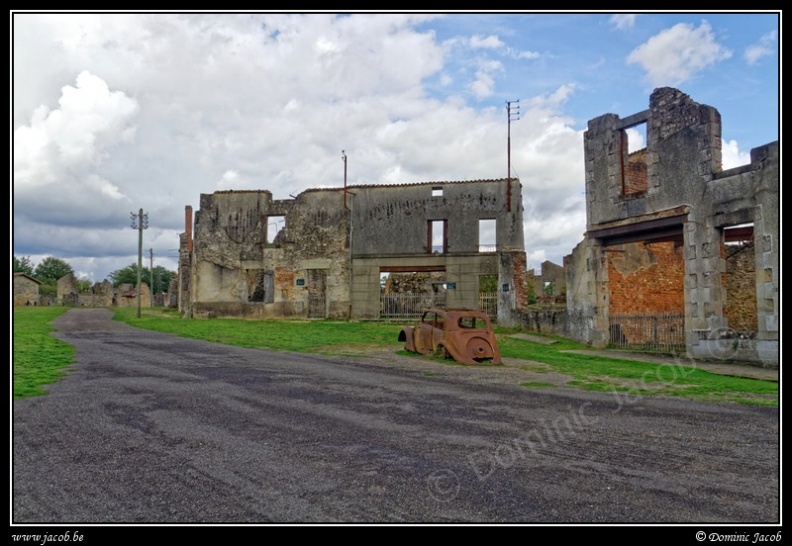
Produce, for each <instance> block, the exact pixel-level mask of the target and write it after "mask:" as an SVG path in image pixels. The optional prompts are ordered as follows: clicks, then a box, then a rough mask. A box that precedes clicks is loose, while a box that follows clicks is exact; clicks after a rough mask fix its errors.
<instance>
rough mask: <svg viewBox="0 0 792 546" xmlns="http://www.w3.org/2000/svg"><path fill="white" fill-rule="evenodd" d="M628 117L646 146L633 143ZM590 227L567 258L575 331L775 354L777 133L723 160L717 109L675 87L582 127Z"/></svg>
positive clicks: (697, 349) (653, 343)
mask: <svg viewBox="0 0 792 546" xmlns="http://www.w3.org/2000/svg"><path fill="white" fill-rule="evenodd" d="M630 128H643V129H645V131H646V148H645V149H643V150H640V151H636V152H634V153H628V134H627V130H628V129H630ZM584 145H585V165H586V215H587V224H586V233H585V238H584V239H583V241H582V242H581V243H580V244H578V245H577V247H576V248H575V249H574V251H573V253H572V254H571V255H570V256H567V258H566V259H565V265H566V275H567V309H568V317H567V328H568V334H569V335H570V336H571V337H573V338H575V339H578V340H580V341H582V342H587V343H590V344H592V345H595V346H600V347H601V346H605V345H608V344H611V345H617V346H627V347H639V348H640V347H645V348H657V347H660V348H664V349H673V350H675V351H679V352H680V353H683V354H685V353H686V354H687V355H689V356H691V357H694V358H716V359H729V358H734V359H740V360H753V361H756V362H761V363H763V364H766V365H778V362H779V333H780V332H779V314H780V301H779V297H778V296H779V287H780V282H781V279H780V271H779V249H780V229H779V206H780V194H779V186H780V184H779V183H780V170H779V168H780V167H779V143H778V141H775V142H771V143H769V144H766V145H764V146H760V147H758V148H754V149H752V150H751V162H750V163H749V164H748V165H744V166H741V167H737V168H733V169H729V170H723V169H722V166H721V117H720V114H719V113H718V111H717V110H716V109H715V108H712V107H710V106H706V105H702V104H698V103H696V102H694V101H693V100H691V99H690V97H688V96H687V95H685V94H684V93H682V92H680V91H679V90H676V89H672V88H659V89H656V90H655V91H654V92H653V93H652V94H651V96H650V99H649V109H648V110H645V111H643V112H639V113H637V114H634V115H631V116H629V117H627V118H624V119H622V118H620V117H619V116H617V115H615V114H605V115H603V116H600V117H598V118H595V119H592V120H590V121H589V122H588V130H587V131H586V133H585V139H584Z"/></svg>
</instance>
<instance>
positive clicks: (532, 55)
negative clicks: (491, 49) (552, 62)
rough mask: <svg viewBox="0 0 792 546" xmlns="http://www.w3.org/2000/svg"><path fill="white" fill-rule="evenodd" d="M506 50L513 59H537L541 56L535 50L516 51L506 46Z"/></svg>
mask: <svg viewBox="0 0 792 546" xmlns="http://www.w3.org/2000/svg"><path fill="white" fill-rule="evenodd" d="M508 52H509V55H511V56H512V57H514V58H515V59H538V58H539V57H540V56H541V55H539V53H537V52H536V51H517V50H515V49H512V48H508Z"/></svg>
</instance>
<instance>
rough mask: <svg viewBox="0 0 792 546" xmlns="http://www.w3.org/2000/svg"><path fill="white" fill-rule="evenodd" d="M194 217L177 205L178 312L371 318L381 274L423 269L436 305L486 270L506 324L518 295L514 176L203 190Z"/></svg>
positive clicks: (473, 289) (520, 261) (459, 300)
mask: <svg viewBox="0 0 792 546" xmlns="http://www.w3.org/2000/svg"><path fill="white" fill-rule="evenodd" d="M194 228H195V230H194V234H193V231H192V229H193V218H192V211H191V209H190V207H187V208H186V210H185V232H184V233H183V234H182V235H181V237H180V260H179V279H178V287H179V298H178V301H179V309H180V310H181V311H182V313H184V314H185V315H188V316H194V317H212V316H234V317H254V318H265V317H303V318H326V317H327V318H336V319H379V318H381V316H382V314H383V299H382V298H383V297H385V290H384V287H383V281H382V279H383V276H385V275H388V274H391V273H394V274H395V273H431V274H432V279H433V281H432V283H428V284H427V283H424V286H430V287H431V286H435V287H436V286H439V285H442V289H443V291H444V304H445V305H446V306H448V307H472V308H476V307H477V306H478V305H479V299H478V298H479V283H480V280H481V278H482V277H490V278H491V277H492V276H493V275H495V276H497V280H498V284H497V287H498V319H499V320H500V321H501V322H502V323H504V324H505V323H508V322H509V321H510V320H511V319H512V313H513V311H514V310H515V309H516V308H517V307H519V306H521V305H524V302H525V290H524V287H525V284H524V282H525V265H526V257H525V246H524V242H523V217H522V194H521V185H520V182H519V180H517V179H511V180H508V179H498V180H476V181H457V182H428V183H416V184H400V185H360V186H349V187H347V188H317V189H309V190H306V191H304V192H302V193H300V194H299V195H297V196H296V197H295V198H294V199H285V200H276V199H273V198H272V194H271V193H270V192H269V191H267V190H260V191H218V192H215V193H212V194H202V195H201V200H200V210H198V211H197V212H196V213H195V220H194ZM388 286H390V285H388ZM427 301H430V300H427ZM431 301H434V300H431Z"/></svg>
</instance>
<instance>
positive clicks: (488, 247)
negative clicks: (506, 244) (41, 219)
mask: <svg viewBox="0 0 792 546" xmlns="http://www.w3.org/2000/svg"><path fill="white" fill-rule="evenodd" d="M495 225H496V221H495V219H494V218H482V219H480V220H479V252H495V251H496V250H497V247H498V246H497V235H496V228H495Z"/></svg>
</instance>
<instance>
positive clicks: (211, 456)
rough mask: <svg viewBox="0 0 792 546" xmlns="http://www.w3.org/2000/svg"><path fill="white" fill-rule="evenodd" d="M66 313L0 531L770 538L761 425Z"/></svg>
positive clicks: (775, 445) (652, 403) (24, 432)
mask: <svg viewBox="0 0 792 546" xmlns="http://www.w3.org/2000/svg"><path fill="white" fill-rule="evenodd" d="M110 317H111V313H110V312H109V311H106V310H97V309H74V310H71V311H69V312H68V313H66V314H65V315H63V316H62V317H61V318H59V319H58V320H57V321H56V326H57V328H58V329H59V333H58V337H59V338H61V339H63V340H64V341H67V342H69V343H71V344H73V345H75V346H76V347H77V363H76V364H75V365H74V366H73V371H72V372H71V373H70V374H69V375H68V376H67V377H65V378H64V379H63V380H62V381H61V382H59V383H58V384H56V385H53V386H52V387H51V388H50V391H51V394H49V395H46V396H41V397H35V398H30V399H25V400H20V401H16V402H14V404H13V477H12V479H13V499H12V503H13V506H12V520H13V521H12V522H13V523H35V522H48V523H56V522H57V523H91V522H95V523H109V522H120V523H135V522H146V523H156V522H168V523H179V522H184V523H231V522H240V523H242V522H256V523H267V522H279V523H298V522H299V523H311V522H321V523H333V522H346V523H399V522H404V523H407V522H409V523H421V522H426V523H445V522H449V523H450V522H455V523H461V522H472V523H490V522H509V523H519V522H533V523H540V522H546V523H572V522H578V523H727V522H728V523H778V522H779V518H780V514H779V479H780V477H779V472H780V466H779V464H780V463H779V412H778V410H777V409H773V408H763V407H747V406H741V405H736V404H706V403H696V402H689V401H682V400H676V399H665V398H659V397H637V396H633V395H630V394H629V393H622V394H621V395H619V396H616V395H615V394H613V393H591V392H584V391H577V390H574V389H569V388H552V389H547V388H535V389H532V388H526V387H522V386H520V385H519V377H517V376H516V375H515V374H514V369H505V368H500V369H496V368H486V367H475V368H474V367H462V366H450V365H446V364H444V363H441V362H436V361H432V360H428V359H420V358H410V357H399V356H398V355H393V354H391V355H384V354H383V355H373V356H367V357H329V356H318V355H306V354H294V353H286V352H275V351H265V350H258V349H241V348H235V347H227V346H223V345H217V344H211V343H205V342H200V341H192V340H187V339H181V338H178V337H174V336H169V335H165V334H159V333H155V332H149V331H145V330H139V329H136V328H131V327H129V326H125V325H123V324H120V323H117V322H113V321H112V320H110Z"/></svg>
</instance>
